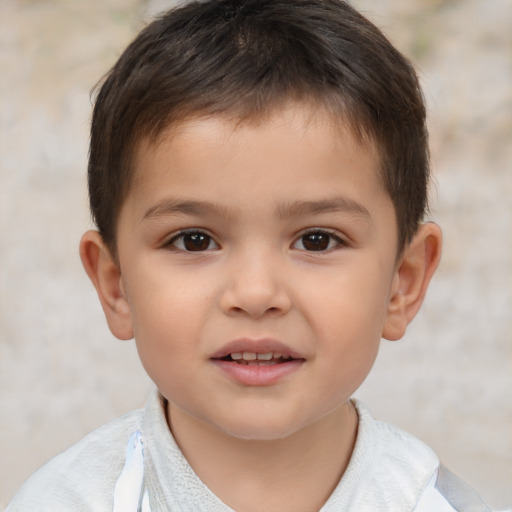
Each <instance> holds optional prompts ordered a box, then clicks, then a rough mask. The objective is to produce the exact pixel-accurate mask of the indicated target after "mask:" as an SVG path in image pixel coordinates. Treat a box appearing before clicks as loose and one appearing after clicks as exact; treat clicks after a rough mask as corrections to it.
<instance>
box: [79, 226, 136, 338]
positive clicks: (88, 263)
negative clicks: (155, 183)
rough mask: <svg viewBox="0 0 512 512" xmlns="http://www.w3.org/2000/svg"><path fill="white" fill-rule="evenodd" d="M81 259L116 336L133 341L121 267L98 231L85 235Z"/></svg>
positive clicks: (82, 242) (81, 242) (81, 243)
mask: <svg viewBox="0 0 512 512" xmlns="http://www.w3.org/2000/svg"><path fill="white" fill-rule="evenodd" d="M80 258H81V259H82V264H83V266H84V269H85V271H86V272H87V275H88V276H89V279H90V280H91V281H92V284H93V285H94V287H95V288H96V292H97V293H98V297H99V299H100V302H101V306H102V308H103V312H104V313H105V317H106V319H107V323H108V326H109V328H110V330H111V332H112V334H113V335H114V336H115V337H116V338H119V339H121V340H129V339H131V338H133V327H132V320H131V314H130V308H129V304H128V301H127V300H126V296H125V292H124V289H123V285H122V281H121V272H120V270H119V266H118V264H117V263H116V262H115V260H114V258H113V257H112V254H111V252H110V250H109V249H108V248H107V247H106V245H105V243H104V242H103V239H102V238H101V235H100V234H99V233H98V232H97V231H87V233H85V234H84V235H83V236H82V239H81V241H80Z"/></svg>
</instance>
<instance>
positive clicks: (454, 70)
mask: <svg viewBox="0 0 512 512" xmlns="http://www.w3.org/2000/svg"><path fill="white" fill-rule="evenodd" d="M169 3H170V2H153V3H149V4H148V3H147V2H143V1H141V0H139V1H136V0H109V1H102V0H87V1H85V0H83V1H78V0H77V1H73V2H71V1H69V0H68V1H66V0H54V1H51V0H38V1H29V0H18V1H16V0H0V23H1V26H0V77H1V78H0V159H1V160H0V173H1V174H0V279H1V281H0V509H1V508H2V505H5V504H6V503H7V501H8V499H9V498H10V497H11V496H12V494H13V493H14V491H15V489H16V488H17V487H18V486H19V485H20V484H21V482H22V481H23V480H24V479H25V478H26V477H27V476H28V475H29V474H30V473H31V472H32V471H33V470H35V469H36V468H37V467H38V466H39V465H41V464H42V463H43V462H44V461H46V460H47V459H48V458H49V457H51V456H52V455H54V454H56V453H57V452H58V451H60V450H62V449H64V448H66V447H67V446H69V445H70V444H71V443H73V442H75V441H77V440H79V439H80V438H81V437H82V436H83V435H84V434H85V433H87V432H88V431H90V430H91V429H93V428H94V427H96V426H98V425H100V424H102V423H104V422H106V421H108V420H110V419H113V418H115V417H116V416H118V415H120V414H122V413H124V412H126V411H129V410H131V409H133V408H136V407H139V406H141V405H142V404H143V402H144V399H145V397H146V394H147V392H148V389H149V388H150V383H149V381H148V378H147V377H146V376H145V375H144V372H143V370H142V369H141V367H140V365H139V362H138V359H137V355H136V352H135V349H134V346H133V343H132V342H119V341H117V340H115V339H114V338H113V337H112V336H111V334H110V333H109V331H108V329H107V327H106V324H105V322H104V320H103V316H102V312H101V310H100V306H99V303H98V301H97V299H96V297H95V294H94V291H93V288H92V286H91V285H90V283H89V282H88V281H87V278H86V276H85V274H84V272H83V271H82V268H81V265H80V262H79V258H78V251H77V248H78V241H79V237H80V235H81V233H82V232H83V231H84V230H86V229H87V228H89V227H90V222H89V217H88V212H87V205H86V190H85V169H86V154H87V139H88V121H89V116H90V110H91V105H90V100H89V90H90V89H91V87H92V86H93V85H94V83H95V82H96V81H97V80H98V79H99V78H100V76H101V75H102V74H103V73H104V72H105V71H106V70H107V69H108V67H110V65H112V64H113V62H114V61H115V59H116V58H117V57H118V56H119V54H120V52H121V51H122V49H123V48H124V46H125V45H126V43H127V42H128V41H129V40H131V39H132V38H133V36H134V34H135V33H136V32H137V31H138V30H139V29H140V28H141V27H142V25H143V22H144V20H146V19H148V17H149V16H151V15H152V14H154V13H155V12H157V11H158V10H159V9H160V8H162V7H163V6H165V5H166V4H167V5H168V4H169ZM353 4H355V5H356V7H359V8H360V9H362V10H363V11H365V12H366V13H367V14H368V15H369V16H370V18H371V19H373V20H374V21H375V22H376V23H377V24H378V25H379V26H380V27H381V28H382V29H383V30H384V31H385V32H386V33H387V34H388V35H389V37H390V38H391V39H392V40H393V41H394V43H395V44H396V45H398V47H399V48H400V49H402V50H403V51H404V52H405V53H406V54H407V55H409V56H410V57H411V58H412V59H413V60H414V62H415V63H416V64H417V66H418V67H419V69H420V74H421V77H422V80H423V83H424V88H425V94H426V96H427V100H428V105H429V114H430V125H431V139H432V151H433V166H434V171H435V174H436V180H437V183H436V187H435V189H434V190H433V204H434V208H433V214H432V218H433V219H434V220H435V221H437V222H438V223H439V224H440V225H441V226H442V228H443V230H444V234H445V248H444V256H443V262H442V265H441V267H440V269H439V271H438V274H437V277H436V278H435V280H434V282H433V284H432V287H431V290H430V294H429V296H428V299H427V302H426V304H425V307H424V308H423V311H422V312H421V313H420V315H419V317H418V318H417V319H416V320H415V321H414V323H413V324H412V326H411V328H410V331H409V333H408V335H407V336H406V339H404V340H403V341H401V342H396V343H388V342H386V343H383V346H382V350H381V354H380V357H379V360H378V362H377V364H376V366H375V368H374V371H373V373H372V374H371V376H370V377H369V378H368V380H367V382H366V383H365V384H364V385H363V388H362V389H361V390H360V391H359V392H358V393H357V396H359V397H360V398H362V399H363V400H364V401H366V402H367V403H368V405H369V406H370V408H371V409H372V410H373V412H374V414H375V415H376V416H377V417H379V418H382V419H385V420H388V421H390V422H392V423H395V424H397V425H400V426H402V427H403V428H405V429H407V430H409V431H410V432H412V433H414V434H415V435H417V436H419V437H420V438H422V439H424V440H425V441H426V442H428V443H429V444H430V445H432V446H433V447H434V448H435V449H436V450H437V451H438V453H439V455H440V457H441V459H442V460H443V461H444V462H445V463H446V464H447V465H448V466H449V467H451V469H452V470H453V471H455V472H457V473H458V474H460V475H461V476H463V477H464V478H465V479H466V480H467V481H469V482H470V483H471V484H473V485H474V486H475V487H476V488H477V489H478V490H479V491H480V493H481V494H482V495H483V497H484V498H485V499H486V500H487V501H488V502H490V503H491V504H492V505H494V506H495V507H500V508H504V507H505V506H510V505H512V334H511V333H512V236H511V232H512V1H511V0H444V1H443V0H388V1H382V0H354V1H353Z"/></svg>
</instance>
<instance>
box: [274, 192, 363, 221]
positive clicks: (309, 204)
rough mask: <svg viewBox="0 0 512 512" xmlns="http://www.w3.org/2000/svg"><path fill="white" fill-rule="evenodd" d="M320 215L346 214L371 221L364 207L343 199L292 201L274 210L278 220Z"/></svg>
mask: <svg viewBox="0 0 512 512" xmlns="http://www.w3.org/2000/svg"><path fill="white" fill-rule="evenodd" d="M322 213H348V214H351V215H355V216H357V217H361V218H363V219H366V220H368V221H371V220H372V218H371V215H370V212H369V211H368V209H367V208H366V207H365V206H363V205H362V204H361V203H358V202H357V201H353V200H351V199H347V198H345V197H333V198H330V199H325V200H320V201H293V202H290V203H285V204H283V205H280V206H278V208H277V210H276V216H277V217H278V218H279V219H287V218H289V217H294V216H299V215H308V214H313V215H319V214H322Z"/></svg>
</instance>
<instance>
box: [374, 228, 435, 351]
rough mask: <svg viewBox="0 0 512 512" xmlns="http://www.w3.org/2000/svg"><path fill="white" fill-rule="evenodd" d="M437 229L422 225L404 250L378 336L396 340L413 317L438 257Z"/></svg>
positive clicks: (420, 302) (423, 296) (418, 307)
mask: <svg viewBox="0 0 512 512" xmlns="http://www.w3.org/2000/svg"><path fill="white" fill-rule="evenodd" d="M441 241H442V234H441V229H440V228H439V226H437V224H434V223H431V222H429V223H426V224H422V225H421V226H420V228H419V229H418V231H417V233H416V235H415V236H414V238H413V239H412V241H411V243H410V244H409V245H408V246H407V247H406V248H405V249H404V251H403V254H402V256H401V258H400V260H399V262H398V265H397V268H396V270H395V276H394V280H393V284H392V287H391V295H390V300H389V304H388V312H387V316H386V321H385V324H384V328H383V330H382V337H383V338H386V339H388V340H392V341H394V340H399V339H400V338H401V337H402V336H403V335H404V334H405V330H406V328H407V325H408V324H409V322H410V321H411V320H412V319H413V318H414V317H415V316H416V313H417V312H418V310H419V309H420V306H421V304H422V303H423V299H424V298H425V294H426V292H427V288H428V285H429V283H430V279H431V278H432V276H433V274H434V272H435V270H436V268H437V265H438V264H439V260H440V258H441Z"/></svg>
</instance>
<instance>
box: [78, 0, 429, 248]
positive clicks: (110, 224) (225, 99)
mask: <svg viewBox="0 0 512 512" xmlns="http://www.w3.org/2000/svg"><path fill="white" fill-rule="evenodd" d="M290 99H292V100H297V101H302V102H305V103H308V102H309V103H312V104H315V103H316V104H319V105H320V106H323V107H325V108H327V110H328V111H329V112H334V113H335V115H337V116H339V117H340V119H342V120H343V122H347V123H348V124H349V126H350V127H351V128H352V129H353V131H354V133H355V134H357V135H358V136H359V137H360V138H361V139H363V138H365V139H367V140H371V141H373V142H374V143H375V144H376V146H377V148H378V150H379V152H380V156H381V167H382V177H383V182H384V185H385V187H386V189H387V191H388V193H389V195H390V197H391V199H392V201H393V203H394V206H395V210H396V217H397V224H398V233H399V240H398V244H399V248H400V249H401V248H403V247H404V245H405V244H406V243H407V242H408V241H410V240H411V238H412V236H413V235H414V233H415V231H416V229H417V227H418V225H419V223H420V222H421V220H422V219H423V216H424V214H425V211H426V209H427V188H428V181H429V174H430V172H429V153H428V141H427V139H428V135H427V129H426V125H425V106H424V101H423V97H422V94H421V90H420V87H419V84H418V79H417V76H416V73H415V71H414V69H413V67H412V66H411V64H410V63H409V61H408V60H407V59H406V58H405V57H404V56H403V55H402V54H401V53H400V52H398V50H396V49H395V48H394V47H393V45H392V44H391V43H390V42H389V41H388V40H387V38H386V37H385V36H384V35H383V34H382V32H380V30H379V29H377V28H376V27H375V26H374V25H373V24H372V23H371V22H369V21H368V20H367V19H365V18H364V17H363V16H361V15H360V14H359V13H358V12H357V11H356V10H355V9H353V8H352V7H351V6H350V5H348V4H347V3H346V2H343V1H341V0H207V1H194V2H188V3H186V4H184V5H183V6H181V7H178V8H176V9H172V10H170V11H169V12H167V13H165V14H164V15H162V16H161V17H159V18H158V19H156V20H155V21H153V22H152V23H150V24H149V25H148V26H147V27H146V28H144V29H143V30H142V31H141V32H140V34H139V35H138V36H137V37H136V39H135V40H134V41H133V42H132V43H131V44H130V45H129V46H128V48H127V49H126V50H125V51H124V53H123V54H122V55H121V57H120V58H119V60H118V62H117V63H116V64H115V66H114V67H113V68H112V69H111V71H110V72H109V73H108V74H107V75H106V78H105V79H104V81H103V82H102V84H101V87H100V89H99V92H98V95H97V98H96V102H95V106H94V112H93V118H92V128H91V144H90V154H89V168H88V179H89V198H90V204H91V211H92V215H93V219H94V220H95V222H96V224H97V226H98V229H99V231H100V233H101V235H102V237H103V239H104V241H105V243H106V244H107V245H108V246H109V247H110V249H111V250H113V251H114V252H115V248H116V244H115V236H116V224H117V219H118V215H119V210H120V207H121V206H122V203H123V200H124V198H125V197H126V194H127V192H128V190H129V187H130V183H131V179H132V174H133V160H134V153H135V151H136V149H137V146H138V143H139V142H140V141H141V140H142V139H146V138H149V140H150V141H151V140H156V138H157V137H158V135H160V134H161V133H162V132H163V130H165V129H166V128H167V127H169V126H170V125H172V124H173V123H176V122H179V121H181V120H184V119H186V118H187V117H190V116H193V115H197V114H204V115H219V114H223V115H230V116H233V117H234V118H235V119H238V120H244V119H248V118H251V117H254V116H262V115H265V114H266V113H269V112H270V111H271V110H272V109H275V108H277V107H278V106H279V105H282V104H283V103H284V102H285V101H287V100H290Z"/></svg>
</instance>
